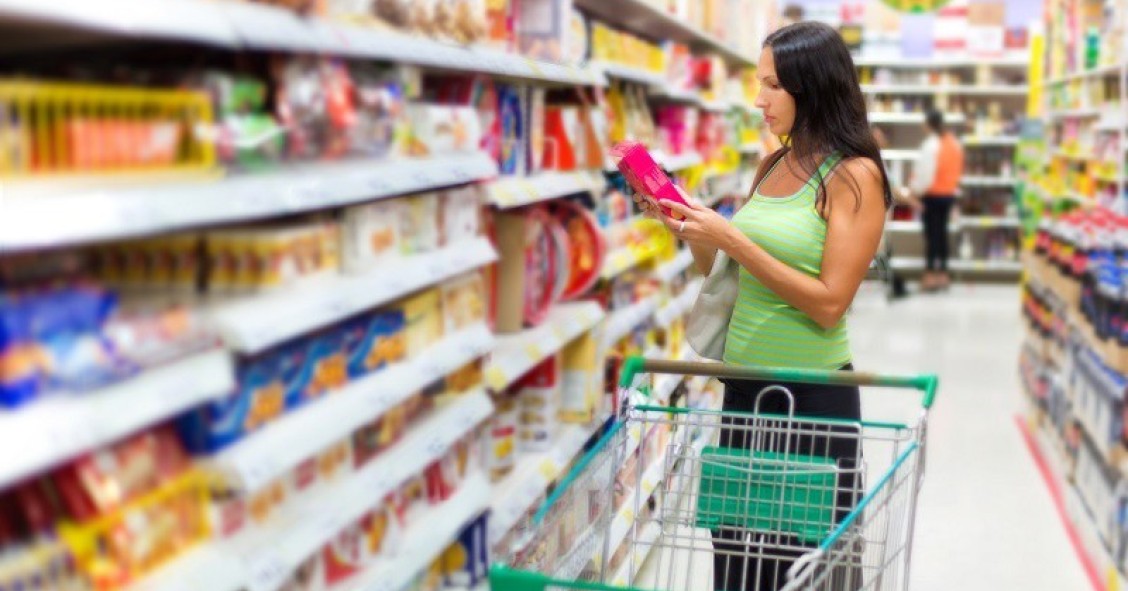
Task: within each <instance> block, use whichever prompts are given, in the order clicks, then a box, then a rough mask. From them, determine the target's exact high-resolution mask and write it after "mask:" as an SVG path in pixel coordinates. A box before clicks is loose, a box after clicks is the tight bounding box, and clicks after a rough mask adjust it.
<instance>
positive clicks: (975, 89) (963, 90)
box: [862, 84, 1030, 96]
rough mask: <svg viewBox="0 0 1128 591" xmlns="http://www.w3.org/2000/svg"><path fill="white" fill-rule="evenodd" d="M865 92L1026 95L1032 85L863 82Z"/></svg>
mask: <svg viewBox="0 0 1128 591" xmlns="http://www.w3.org/2000/svg"><path fill="white" fill-rule="evenodd" d="M862 92H863V93H865V94H908V95H940V94H946V95H952V94H957V95H987V96H1026V95H1027V94H1028V93H1029V92H1030V87H1029V86H1027V85H1025V84H1016V85H1013V86H1006V85H987V86H976V85H971V84H961V85H947V86H934V85H930V84H863V85H862Z"/></svg>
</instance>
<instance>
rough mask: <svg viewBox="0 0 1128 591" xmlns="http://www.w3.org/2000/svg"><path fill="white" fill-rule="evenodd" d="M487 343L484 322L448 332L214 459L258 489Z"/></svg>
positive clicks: (475, 354) (485, 349) (474, 355)
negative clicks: (421, 349)
mask: <svg viewBox="0 0 1128 591" xmlns="http://www.w3.org/2000/svg"><path fill="white" fill-rule="evenodd" d="M492 347H493V335H492V333H491V332H490V330H489V328H488V327H487V326H485V325H484V324H481V325H477V326H474V327H470V328H468V329H465V330H463V331H461V332H458V333H455V334H452V335H449V336H447V337H445V338H444V339H443V340H442V341H440V342H439V343H437V344H436V345H434V346H432V347H431V348H430V349H428V350H427V351H426V352H424V353H423V354H421V355H418V356H417V357H414V358H412V359H409V360H406V361H403V362H401V363H398V364H395V365H392V366H391V367H387V368H385V369H383V370H380V371H378V372H376V373H373V374H371V375H369V376H366V377H364V378H361V379H359V380H356V381H353V382H352V383H350V384H348V385H346V386H345V387H343V388H342V389H340V390H339V391H337V392H334V393H332V394H331V395H329V396H325V397H322V398H321V399H320V400H317V401H316V402H312V403H310V404H307V405H306V406H304V407H302V408H301V409H299V410H296V411H293V412H290V413H287V414H286V415H284V416H282V417H281V418H279V419H278V420H277V421H275V422H273V423H271V424H269V425H267V426H266V427H265V428H263V429H261V430H259V431H257V432H255V433H252V434H251V435H248V436H247V437H244V438H243V439H241V440H240V441H238V442H236V443H234V444H232V445H231V446H229V447H228V448H226V449H224V450H223V451H222V452H220V453H219V455H218V456H217V457H216V458H215V460H214V462H215V464H216V466H217V467H218V468H219V469H221V470H222V471H224V472H225V473H227V474H229V475H231V476H232V478H233V479H234V481H235V482H234V483H235V484H238V485H240V486H241V487H242V488H243V489H244V490H247V491H256V490H259V489H261V488H262V487H263V486H265V485H266V484H268V483H270V482H272V481H273V480H275V479H276V478H278V477H280V476H281V475H282V474H284V473H285V472H287V471H288V470H290V469H292V468H293V467H294V466H297V465H298V464H300V463H301V462H303V461H305V460H307V459H309V458H311V457H313V456H314V455H315V454H317V453H318V452H320V451H321V450H324V449H326V448H327V447H329V446H330V445H333V444H334V443H336V442H337V441H339V440H340V439H341V438H342V437H345V436H347V435H348V434H349V433H352V432H353V431H355V430H356V429H358V428H360V427H361V426H363V425H364V424H365V423H367V422H369V421H371V420H373V419H375V418H377V417H379V416H381V415H382V414H384V413H385V412H387V411H388V410H389V409H391V408H393V407H394V406H396V405H397V404H399V403H400V402H402V401H404V400H406V399H407V398H408V397H410V396H411V395H413V394H415V393H416V392H419V391H420V390H422V389H423V388H424V387H426V385H427V383H429V382H430V381H431V380H433V379H435V377H437V376H441V375H446V374H447V373H450V371H452V370H454V369H457V368H459V367H462V366H463V365H465V364H467V363H470V362H471V361H473V360H474V359H477V358H478V357H481V356H482V355H484V354H485V353H486V352H488V351H489V350H490V349H492ZM435 360H441V362H442V364H441V367H437V366H434V362H435Z"/></svg>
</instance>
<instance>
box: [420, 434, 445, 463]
mask: <svg viewBox="0 0 1128 591" xmlns="http://www.w3.org/2000/svg"><path fill="white" fill-rule="evenodd" d="M446 448H447V442H446V439H444V438H442V437H439V436H435V437H432V438H431V439H429V440H428V441H427V444H426V445H424V446H423V449H424V450H425V451H426V452H427V455H428V456H430V457H432V458H434V457H437V456H439V455H442V453H443V452H445V451H446Z"/></svg>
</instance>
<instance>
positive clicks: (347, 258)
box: [341, 199, 410, 273]
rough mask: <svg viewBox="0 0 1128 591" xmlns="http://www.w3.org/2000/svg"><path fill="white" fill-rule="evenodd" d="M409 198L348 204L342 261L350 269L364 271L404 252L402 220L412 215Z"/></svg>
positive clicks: (343, 228) (345, 213)
mask: <svg viewBox="0 0 1128 591" xmlns="http://www.w3.org/2000/svg"><path fill="white" fill-rule="evenodd" d="M407 207H408V206H407V204H406V202H405V201H403V200H400V199H386V200H383V201H376V202H373V203H365V204H362V205H355V206H352V207H347V208H345V211H344V215H343V218H342V222H341V262H342V265H341V266H342V268H343V269H344V271H345V272H347V273H363V272H365V271H370V270H372V269H374V268H376V267H377V266H378V265H380V264H382V263H386V262H388V261H389V260H393V259H395V258H396V257H398V256H400V255H401V254H402V253H403V251H404V249H405V247H404V244H403V238H402V236H401V234H400V224H401V222H402V221H403V219H404V218H405V217H406V216H408V215H410V214H409V213H408V212H406V211H404V210H405V209H406V208H407Z"/></svg>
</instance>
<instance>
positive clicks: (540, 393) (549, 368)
mask: <svg viewBox="0 0 1128 591" xmlns="http://www.w3.org/2000/svg"><path fill="white" fill-rule="evenodd" d="M560 388H561V375H560V358H559V357H557V356H555V355H553V356H551V357H549V358H548V359H545V360H544V361H543V362H541V363H540V364H539V365H537V366H536V367H534V368H533V369H532V370H531V371H530V372H529V373H528V374H527V375H525V376H524V377H523V378H521V380H520V381H518V383H517V386H516V390H517V401H518V405H519V406H520V409H519V412H520V427H519V429H518V441H519V442H520V446H521V450H522V451H524V452H531V453H535V452H540V451H545V450H548V449H550V448H551V447H552V441H553V439H554V438H555V436H556V432H557V427H558V420H557V415H558V414H559V411H560Z"/></svg>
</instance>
